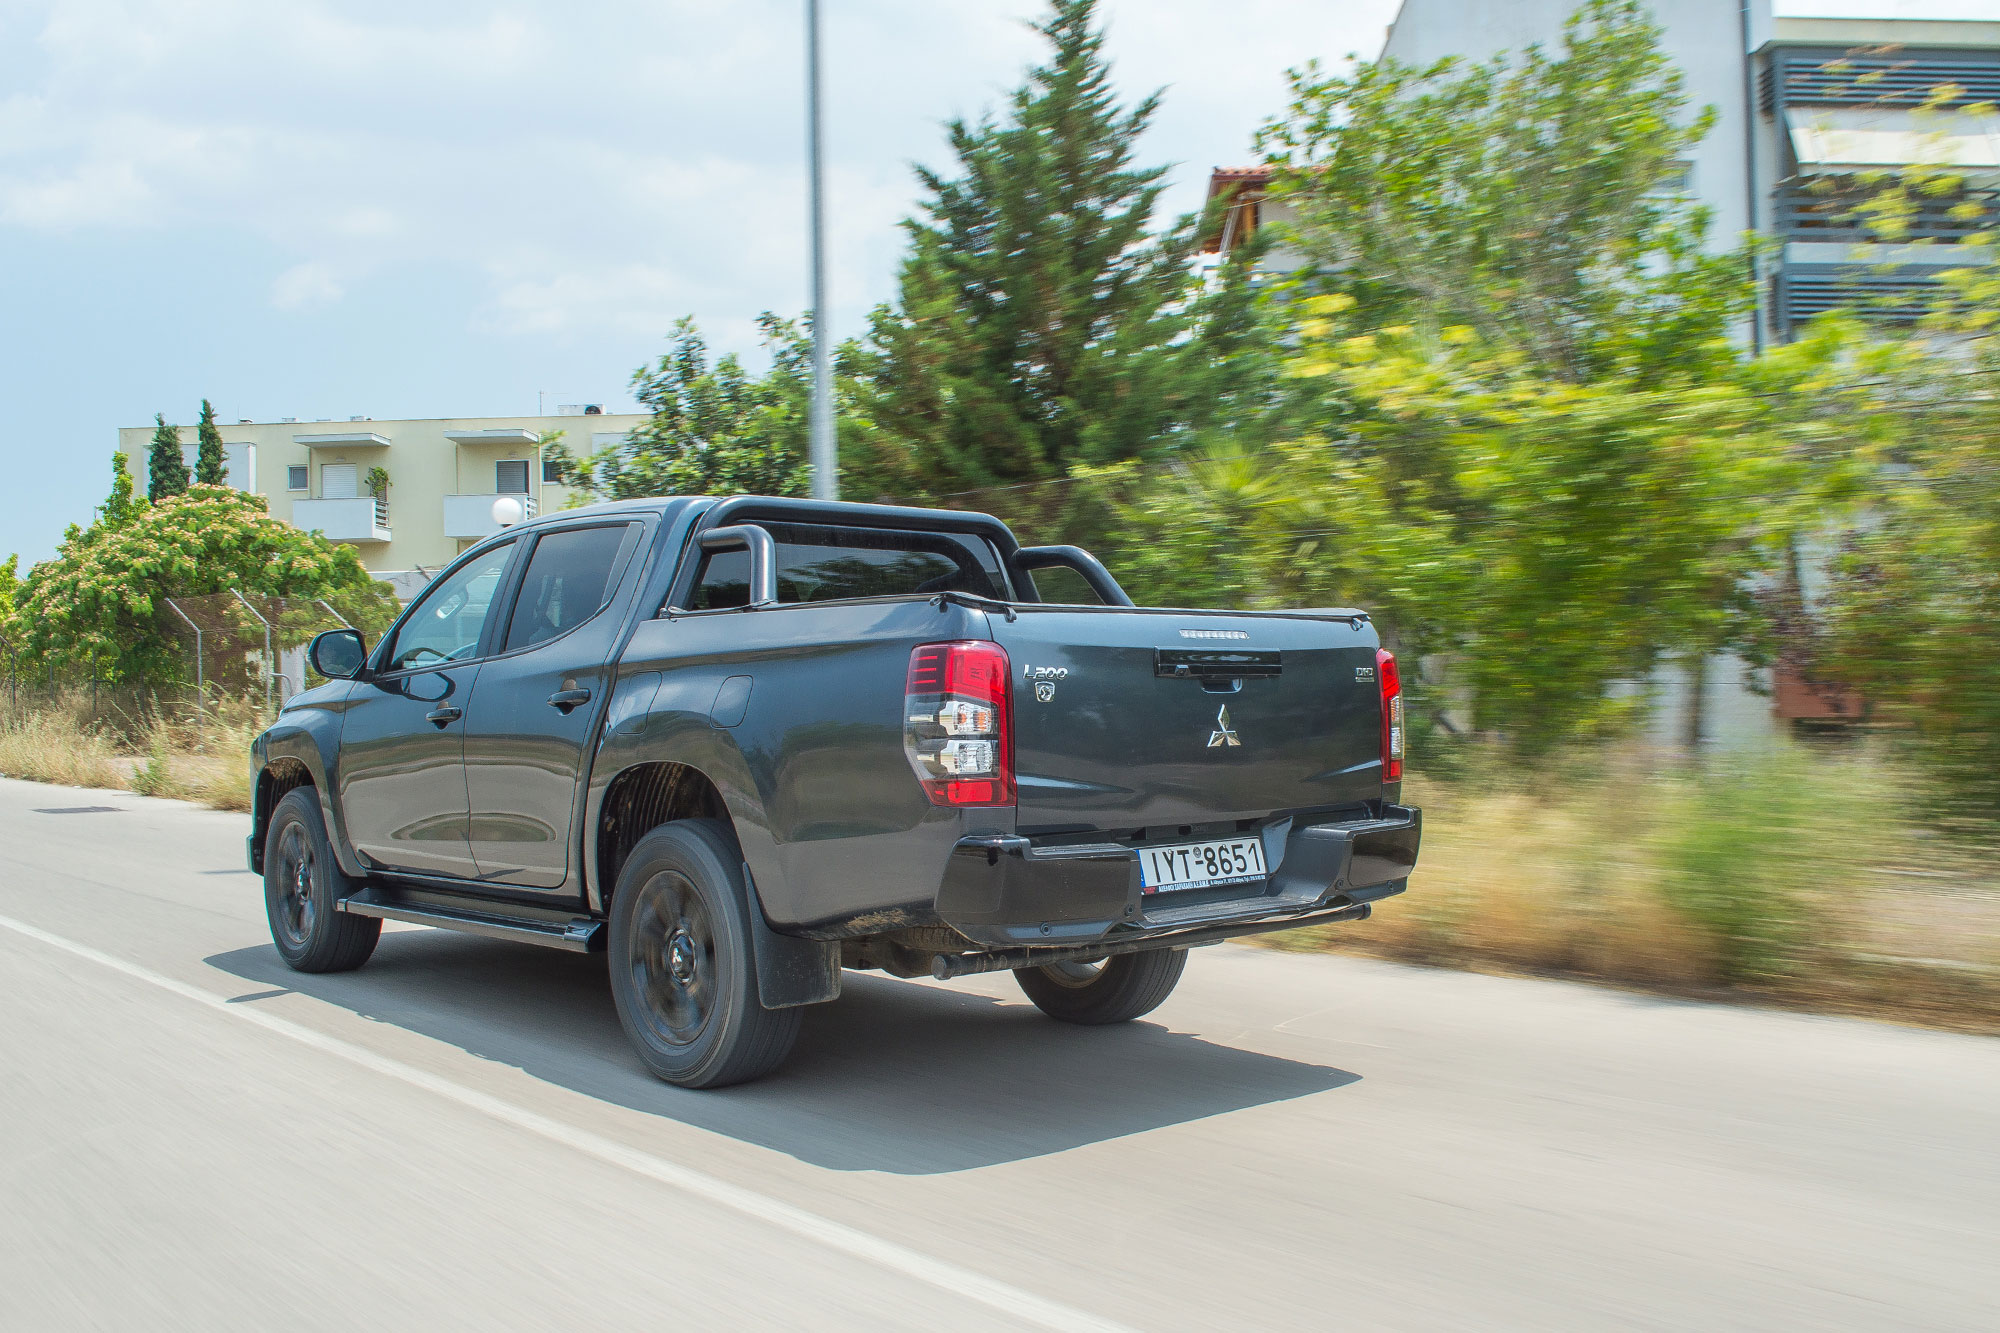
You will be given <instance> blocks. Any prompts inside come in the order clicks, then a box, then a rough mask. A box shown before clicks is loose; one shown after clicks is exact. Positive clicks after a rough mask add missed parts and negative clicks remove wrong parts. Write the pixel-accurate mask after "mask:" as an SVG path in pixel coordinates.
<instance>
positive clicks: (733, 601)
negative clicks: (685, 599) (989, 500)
mask: <svg viewBox="0 0 2000 1333" xmlns="http://www.w3.org/2000/svg"><path fill="white" fill-rule="evenodd" d="M760 526H762V527H763V528H764V529H765V530H766V531H768V532H769V533H770V534H771V538H772V540H773V541H774V542H775V543H776V544H777V548H778V600H779V601H780V602H791V603H798V602H838V601H847V600H850V599H853V598H857V597H900V596H907V595H911V594H918V595H922V594H929V593H938V592H962V593H968V594H970V595H972V596H974V597H990V598H992V599H993V600H995V601H1005V600H1006V598H1007V582H1006V579H1005V577H1004V576H1003V575H1002V574H1001V572H1000V559H999V556H998V554H997V553H996V552H995V551H994V549H993V546H992V544H991V543H990V542H987V541H986V540H985V539H983V538H980V537H962V536H959V535H957V534H955V533H945V532H905V531H898V530H895V529H891V528H835V527H823V526H820V525H817V524H806V523H766V524H761V525H760ZM749 602H750V553H749V552H748V551H713V552H710V553H708V554H706V555H704V556H703V557H702V561H701V565H700V567H699V568H698V570H697V571H696V574H695V586H694V593H693V595H692V596H691V597H690V598H689V609H690V610H694V611H717V610H723V609H726V608H729V607H736V606H747V605H749Z"/></svg>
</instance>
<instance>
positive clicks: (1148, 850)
mask: <svg viewBox="0 0 2000 1333" xmlns="http://www.w3.org/2000/svg"><path fill="white" fill-rule="evenodd" d="M1269 873H1270V871H1269V870H1267V869H1266V868H1265V865H1264V841H1263V839H1261V838H1229V839H1225V840H1224V841H1221V842H1179V843H1175V844H1174V845H1173V846H1171V847H1141V848H1140V849H1139V883H1140V884H1141V886H1143V888H1144V890H1145V891H1146V892H1147V893H1159V892H1161V891H1162V890H1165V889H1206V888H1212V887H1214V886H1215V885H1217V884H1242V883H1245V882H1247V881H1249V880H1253V879H1262V878H1264V877H1265V876H1266V875H1267V874H1269Z"/></svg>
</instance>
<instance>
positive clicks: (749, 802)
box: [583, 711, 784, 920]
mask: <svg viewBox="0 0 2000 1333" xmlns="http://www.w3.org/2000/svg"><path fill="white" fill-rule="evenodd" d="M658 763H668V764H682V765H685V766H686V767H688V768H691V769H693V770H695V771H696V772H697V773H700V774H701V775H702V776H703V777H705V778H707V779H708V780H709V782H710V783H711V784H713V785H714V787H715V789H716V791H717V792H718V793H719V794H720V795H721V797H722V804H723V808H724V809H725V810H727V811H728V812H729V821H730V823H731V824H732V825H733V826H734V828H735V832H736V842H737V845H738V846H739V847H741V848H742V849H743V860H744V863H745V864H746V865H747V866H748V867H749V869H750V879H751V884H752V896H753V897H754V898H755V899H756V903H757V910H758V915H759V916H763V915H764V905H763V893H762V891H761V890H759V889H757V888H756V887H755V886H756V885H758V884H769V883H773V882H777V881H780V880H782V878H783V875H784V870H783V867H782V866H781V865H780V863H779V860H778V855H777V843H776V840H775V839H774V838H773V837H772V836H771V825H770V820H769V818H768V816H767V815H766V814H765V807H764V797H763V793H762V792H761V790H760V789H759V788H758V785H757V780H756V778H755V777H754V775H753V774H752V773H751V770H750V763H749V761H748V760H747V759H746V758H745V757H744V755H743V752H742V750H741V749H739V748H738V746H737V744H736V737H735V736H734V735H732V734H731V733H730V732H728V731H727V730H725V729H724V728H722V727H719V726H717V725H716V724H715V722H714V720H713V719H711V718H710V717H708V716H707V715H706V714H700V713H690V712H680V711H673V712H661V713H652V714H648V715H647V716H645V717H643V718H641V719H638V720H636V721H632V722H627V723H625V724H623V725H622V726H621V728H620V729H619V730H617V731H615V732H610V733H607V734H606V735H605V737H604V739H603V741H602V742H601V743H600V744H599V746H598V750H597V756H596V759H595V760H594V762H593V763H592V764H591V769H590V786H589V789H588V792H587V794H586V796H585V801H584V818H583V865H584V885H585V889H584V902H585V905H586V906H588V907H589V908H590V910H591V911H593V912H597V913H600V914H601V913H602V912H603V911H604V905H605V903H606V901H607V900H608V898H609V896H610V895H609V887H610V886H608V885H606V884H605V883H604V882H603V879H602V875H601V869H600V867H599V866H598V864H597V834H596V830H597V827H598V824H599V821H601V820H602V819H603V817H604V797H605V793H606V792H608V791H609V790H610V789H611V784H612V783H613V782H614V781H616V780H617V778H618V775H619V774H621V773H623V772H625V771H626V770H627V769H630V768H632V767H634V766H636V765H639V764H658ZM768 919H769V918H768V917H766V920H768Z"/></svg>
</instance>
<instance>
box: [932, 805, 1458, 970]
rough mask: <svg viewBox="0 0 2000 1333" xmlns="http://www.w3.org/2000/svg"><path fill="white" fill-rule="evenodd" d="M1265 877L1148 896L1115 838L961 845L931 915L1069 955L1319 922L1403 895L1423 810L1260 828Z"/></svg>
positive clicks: (965, 929) (983, 839) (994, 943)
mask: <svg viewBox="0 0 2000 1333" xmlns="http://www.w3.org/2000/svg"><path fill="white" fill-rule="evenodd" d="M1261 832H1262V835H1263V838H1264V845H1265V848H1266V853H1267V857H1268V859H1269V861H1270V863H1271V865H1272V866H1273V867H1274V869H1273V871H1272V874H1271V876H1270V877H1269V878H1268V879H1265V880H1262V881H1259V882H1256V883H1251V884H1243V885H1236V886H1233V887H1232V888H1230V889H1227V890H1223V891H1216V892H1210V893H1199V894H1188V893H1168V894H1147V893H1145V892H1143V890H1142V889H1141V887H1140V883H1139V857H1138V849H1137V848H1136V847H1134V846H1131V845H1129V844H1120V843H1105V842H1100V843H1081V844H1079V843H1074V842H1071V843H1065V844H1053V843H1046V842H1037V841H1035V840H1033V839H1030V838H1024V837H1019V836H1015V835H1011V834H986V835H980V836H976V837H970V838H965V839H963V840H961V841H960V842H959V843H958V845H957V846H956V847H955V848H954V849H953V852H952V856H951V860H950V862H949V864H948V865H947V866H946V868H945V876H944V882H943V883H942V884H941V885H940V886H939V888H938V896H937V914H938V917H939V918H940V919H941V920H942V921H943V922H944V923H945V924H946V925H948V926H950V927H952V928H953V929H954V930H956V931H958V932H959V933H960V934H961V935H964V936H965V937H966V938H967V939H969V940H971V941H972V942H973V943H975V944H978V945H981V946H982V947H985V948H988V949H1018V948H1023V947H1033V946H1044V947H1054V948H1074V947H1076V946H1078V945H1083V944H1092V943H1097V942H1099V941H1102V940H1105V939H1106V938H1108V937H1109V938H1115V939H1117V940H1119V941H1121V942H1126V941H1132V940H1143V939H1150V938H1154V937H1158V938H1159V939H1160V940H1161V941H1162V942H1167V941H1169V940H1170V939H1171V937H1173V936H1175V935H1178V934H1182V933H1188V934H1190V935H1192V934H1196V933H1198V934H1200V935H1201V936H1202V937H1203V938H1204V939H1209V938H1213V937H1215V936H1216V935H1218V934H1224V935H1226V934H1227V933H1228V930H1229V928H1230V927H1233V926H1239V925H1240V926H1242V927H1243V928H1244V933H1246V934H1248V933H1251V931H1252V930H1253V929H1254V928H1256V927H1258V926H1260V925H1262V924H1263V923H1266V922H1272V921H1282V920H1283V919H1285V918H1289V917H1309V916H1317V915H1320V914H1323V913H1326V912H1329V911H1332V910H1335V909H1340V908H1346V907H1355V906H1359V905H1361V904H1364V903H1371V902H1374V901H1375V900H1377V899H1379V898H1386V897H1388V896H1389V895H1391V894H1395V893H1401V892H1402V891H1403V890H1404V888H1405V887H1407V885H1408V882H1409V876H1410V871H1411V870H1412V869H1413V868H1414V867H1415V865H1416V863H1417V846H1418V843H1419V841H1420V840H1421V838H1422V833H1423V812H1422V811H1420V810H1417V809H1416V808H1414V807H1411V806H1400V805H1385V806H1383V807H1382V810H1381V815H1380V817H1379V818H1372V819H1359V820H1347V821H1320V822H1315V823H1303V822H1297V821H1294V820H1290V819H1286V820H1280V821H1274V822H1273V823H1272V824H1270V825H1267V826H1266V827H1265V828H1264V829H1263V830H1261Z"/></svg>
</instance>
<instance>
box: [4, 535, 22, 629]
mask: <svg viewBox="0 0 2000 1333" xmlns="http://www.w3.org/2000/svg"><path fill="white" fill-rule="evenodd" d="M20 569H21V557H20V556H19V555H18V554H16V555H10V556H8V557H7V558H6V559H5V560H0V640H5V639H8V638H9V637H10V636H11V635H12V633H13V629H12V626H13V623H14V602H15V600H16V598H17V597H19V595H20V590H21V575H20Z"/></svg>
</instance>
